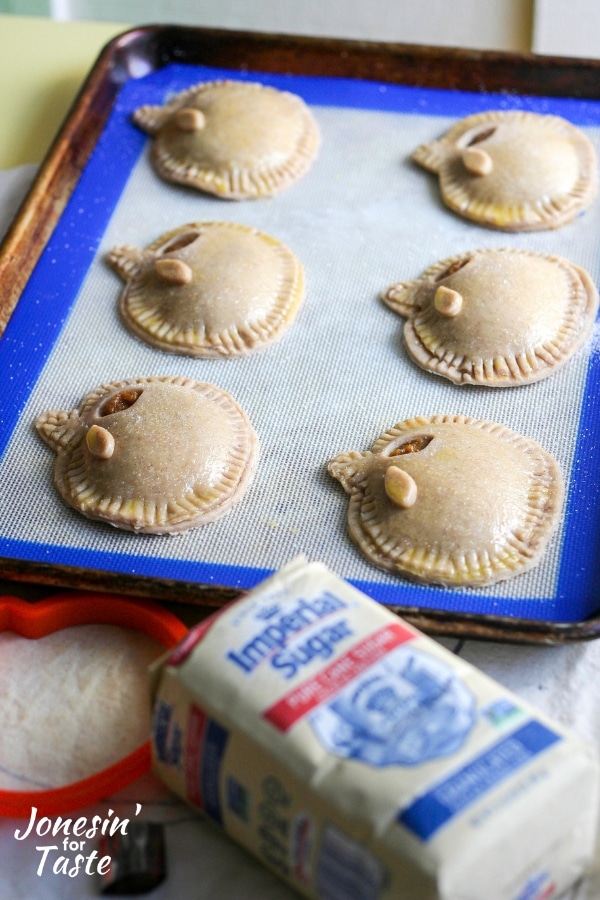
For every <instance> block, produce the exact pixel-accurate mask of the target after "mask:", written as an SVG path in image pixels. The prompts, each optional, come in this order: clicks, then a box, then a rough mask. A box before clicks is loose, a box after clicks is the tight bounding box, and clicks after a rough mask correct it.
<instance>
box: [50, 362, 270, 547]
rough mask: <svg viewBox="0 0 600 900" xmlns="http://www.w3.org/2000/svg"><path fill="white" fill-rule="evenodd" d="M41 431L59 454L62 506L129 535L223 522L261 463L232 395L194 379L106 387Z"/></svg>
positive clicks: (57, 467)
mask: <svg viewBox="0 0 600 900" xmlns="http://www.w3.org/2000/svg"><path fill="white" fill-rule="evenodd" d="M35 424H36V428H37V430H38V432H39V434H40V435H41V437H42V438H43V439H44V440H45V441H46V443H47V444H49V446H50V447H51V448H52V449H53V450H54V451H55V452H56V453H57V460H56V465H55V469H54V480H55V483H56V486H57V488H58V491H59V493H60V494H61V496H62V497H63V499H64V500H65V501H66V502H67V503H68V504H69V505H70V506H73V507H74V508H75V509H77V510H78V511H79V512H81V513H83V515H84V516H87V517H88V518H90V519H100V520H102V521H104V522H108V523H110V524H111V525H114V526H116V527H118V528H124V529H126V530H128V531H138V532H150V533H153V534H171V533H175V532H178V531H184V530H186V529H188V528H194V527H196V526H197V525H204V524H206V523H207V522H212V521H213V520H214V519H218V518H219V517H220V516H223V515H224V514H225V513H226V512H228V511H229V509H230V508H231V507H232V506H233V505H234V503H237V501H238V500H239V499H240V498H241V497H242V495H243V494H244V492H245V490H246V489H247V487H248V485H249V483H250V480H251V478H252V476H253V474H254V470H255V468H256V463H257V458H258V439H257V437H256V435H255V433H254V430H253V428H252V426H251V424H250V422H249V421H248V418H247V416H246V414H245V413H244V412H243V410H242V409H241V408H240V407H239V406H238V404H237V403H236V402H235V400H234V399H233V398H232V397H231V396H230V394H228V393H226V392H225V391H223V390H221V389H220V388H217V387H215V386H214V385H212V384H206V383H200V382H197V381H193V380H191V379H189V378H180V377H175V376H165V377H148V378H130V379H126V380H124V381H115V382H112V383H111V384H104V385H102V386H101V387H99V388H97V389H96V390H95V391H92V392H91V393H90V394H88V395H87V396H86V397H85V398H84V400H83V401H82V403H81V405H80V406H79V408H78V409H74V410H71V411H68V412H66V411H51V412H47V413H45V414H44V415H42V416H40V417H39V418H38V419H37V421H36V423H35Z"/></svg>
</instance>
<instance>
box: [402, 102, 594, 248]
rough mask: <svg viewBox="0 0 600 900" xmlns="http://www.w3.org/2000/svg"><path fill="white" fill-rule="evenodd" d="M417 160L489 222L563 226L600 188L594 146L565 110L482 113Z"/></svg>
mask: <svg viewBox="0 0 600 900" xmlns="http://www.w3.org/2000/svg"><path fill="white" fill-rule="evenodd" d="M413 159H414V160H415V161H416V162H417V163H419V164H420V165H421V166H423V167H424V168H425V169H428V170H429V171H431V172H435V173H437V175H438V176H439V183H440V190H441V194H442V199H443V201H444V203H445V204H446V205H447V206H448V207H449V208H450V209H452V210H454V212H456V213H458V214H459V215H461V216H464V217H465V218H466V219H470V220H472V221H474V222H477V223H478V224H480V225H484V226H486V227H489V228H499V229H502V230H505V231H537V230H542V229H547V228H558V227H559V226H561V225H564V224H565V223H567V222H570V221H571V220H572V219H574V218H575V217H576V216H577V215H579V213H581V212H582V211H583V210H584V209H586V208H587V207H589V206H590V204H591V203H592V201H593V199H594V197H595V195H596V188H597V161H596V151H595V149H594V146H593V144H592V143H591V141H590V140H589V138H588V137H587V136H586V135H585V134H584V133H583V131H581V129H579V128H577V127H576V126H575V125H572V124H571V123H570V122H567V121H566V119H562V118H561V117H559V116H552V115H542V114H538V113H532V112H522V111H514V110H513V111H508V110H500V111H493V112H484V113H477V114H476V115H473V116H468V117H467V118H465V119H461V120H460V121H459V122H457V123H456V124H455V125H454V126H453V127H452V128H450V130H449V131H448V132H447V133H446V134H445V135H444V136H443V137H442V138H440V139H439V140H436V141H433V142H432V143H430V144H422V145H421V146H420V147H417V149H416V150H415V151H414V153H413Z"/></svg>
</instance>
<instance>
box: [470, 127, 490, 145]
mask: <svg viewBox="0 0 600 900" xmlns="http://www.w3.org/2000/svg"><path fill="white" fill-rule="evenodd" d="M495 130H496V128H495V126H492V127H491V128H484V129H483V131H478V132H477V134H474V135H473V137H472V138H471V140H470V141H469V142H468V144H467V147H473V146H474V145H475V144H481V143H482V142H483V141H487V139H488V138H491V136H492V135H493V133H494V132H495Z"/></svg>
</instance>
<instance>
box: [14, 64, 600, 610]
mask: <svg viewBox="0 0 600 900" xmlns="http://www.w3.org/2000/svg"><path fill="white" fill-rule="evenodd" d="M218 77H232V78H242V79H247V80H256V81H260V82H262V83H265V84H272V85H274V86H276V87H279V88H283V89H288V90H292V91H294V92H295V93H298V94H300V95H301V96H303V97H304V99H305V100H306V101H307V102H308V103H310V104H311V106H312V107H313V111H314V113H315V116H316V118H317V120H318V122H319V124H320V127H321V130H322V135H323V144H322V149H321V152H320V155H319V158H318V161H317V163H316V164H315V165H314V166H313V168H312V169H311V170H310V172H309V173H308V174H307V175H306V176H305V177H304V178H303V179H302V180H301V181H300V182H298V183H297V184H296V185H294V186H293V187H292V188H290V189H289V190H287V191H286V192H285V193H283V194H281V195H279V196H277V197H275V198H272V199H269V200H261V201H246V202H242V203H235V202H234V203H231V202H227V201H222V200H219V199H217V198H210V197H205V196H203V195H200V194H197V193H196V192H193V191H189V190H187V189H184V188H179V187H175V186H173V185H166V184H165V183H163V182H161V181H160V180H159V179H158V178H157V177H156V175H155V174H154V172H153V170H152V168H151V166H150V163H149V156H148V153H149V140H148V139H147V137H146V135H144V134H142V133H141V132H140V131H138V129H136V128H135V127H134V126H133V125H131V123H130V121H129V117H130V113H131V111H132V110H133V109H135V108H136V107H137V106H139V105H141V104H143V103H160V102H163V101H164V100H165V99H167V98H168V97H169V96H170V95H171V94H172V93H174V92H176V91H179V90H182V89H184V88H186V87H188V86H190V85H192V84H195V83H196V82H198V81H202V80H209V79H212V78H218ZM498 108H524V109H530V110H533V111H537V112H550V113H556V114H560V115H564V116H565V117H566V118H568V119H570V120H571V121H573V122H574V123H575V124H577V125H580V126H581V127H583V128H584V129H585V131H586V133H587V134H588V135H589V137H590V138H591V140H592V141H593V142H594V144H595V145H596V146H598V142H599V136H600V132H599V130H598V129H599V127H600V103H597V102H596V101H590V100H585V101H578V100H570V99H549V98H543V97H542V98H540V97H537V98H532V97H527V98H525V97H515V96H504V95H491V94H470V93H464V92H460V91H443V90H432V89H422V88H413V87H402V86H395V85H389V84H378V83H376V82H359V81H354V80H347V79H331V78H317V77H299V76H280V75H272V74H266V73H260V72H244V73H240V72H239V71H228V70H222V69H209V68H206V67H198V66H184V65H170V66H168V67H167V68H165V69H162V70H160V71H158V72H152V73H151V74H149V75H147V76H145V77H142V78H140V79H136V80H133V81H129V82H127V83H126V84H125V85H124V87H123V89H122V91H121V93H120V95H119V98H118V100H117V103H116V105H115V107H114V109H113V111H112V113H111V116H110V118H109V120H108V122H107V124H106V126H105V128H104V130H103V132H102V135H101V138H100V140H99V141H98V144H97V146H96V148H95V150H94V153H93V155H92V157H91V159H90V160H89V162H88V164H87V166H86V168H85V170H84V172H83V174H82V177H81V178H80V179H79V181H78V184H77V186H76V189H75V191H74V193H73V195H72V197H71V199H70V202H69V204H68V206H67V208H66V210H65V212H64V214H63V216H62V218H61V220H60V222H59V225H58V227H57V228H56V230H55V231H54V233H53V235H52V238H51V240H50V242H49V244H48V245H47V246H46V248H45V250H44V252H43V254H42V257H41V259H40V261H39V263H38V265H37V267H36V269H35V270H34V273H33V275H32V277H31V278H30V280H29V282H28V285H27V287H26V289H25V291H24V293H23V295H22V296H21V299H20V301H19V304H18V306H17V308H16V310H15V313H14V314H13V316H12V318H11V320H10V323H9V326H8V328H7V330H6V332H5V335H4V337H3V339H2V343H1V344H0V379H2V384H4V385H6V386H7V387H8V388H9V389H8V390H5V391H3V393H2V397H1V399H0V422H1V432H0V437H1V439H2V444H1V448H0V449H1V450H2V459H1V461H0V555H1V556H3V557H6V558H15V559H23V560H30V561H33V562H41V563H44V562H52V563H56V564H59V565H65V566H78V567H83V568H89V569H90V570H94V571H106V572H111V573H114V572H117V573H122V574H124V575H125V576H127V575H132V576H136V577H137V576H142V577H144V576H147V577H149V578H153V577H160V578H167V579H172V580H173V581H175V582H177V581H194V582H200V583H206V584H215V585H224V586H228V587H232V588H236V589H244V588H248V587H251V586H252V585H253V584H255V583H256V582H258V581H259V580H261V579H262V578H263V577H264V576H265V574H266V573H267V572H269V571H271V570H273V569H275V568H277V567H279V566H280V565H281V564H283V563H284V562H286V561H287V560H288V559H290V558H291V557H292V556H294V555H296V554H297V553H299V552H303V553H305V554H306V555H307V556H308V557H309V558H312V559H316V558H318V559H321V560H323V561H324V562H325V563H326V564H327V565H329V566H330V567H331V568H332V569H334V570H335V571H337V572H339V573H340V574H342V575H343V576H344V577H347V578H349V579H350V580H351V581H353V582H354V583H355V584H357V585H358V586H359V587H361V588H362V589H363V590H364V591H365V592H366V593H368V594H370V595H371V596H373V597H375V598H376V599H378V600H380V601H382V602H385V603H390V604H393V605H399V606H414V607H418V608H423V609H432V610H447V611H449V612H457V613H461V614H462V613H471V614H475V615H477V616H507V617H509V618H525V619H529V620H538V621H543V622H579V621H581V620H583V619H586V618H587V617H589V616H591V615H593V614H594V613H595V612H596V610H597V606H598V600H597V598H596V590H595V583H596V575H597V566H598V562H597V560H598V554H597V553H596V548H597V543H598V523H597V509H598V499H599V498H598V487H599V484H598V479H597V476H596V472H595V453H594V446H595V444H596V442H597V433H598V410H597V402H596V399H595V398H596V396H597V393H598V392H597V389H596V385H597V382H598V374H599V373H598V353H597V335H596V333H595V334H594V337H593V339H592V341H591V342H590V344H589V345H588V347H587V348H586V349H585V351H584V352H582V353H580V354H579V355H578V356H577V358H576V359H575V360H573V361H572V362H571V363H570V364H569V365H568V366H566V367H565V368H564V369H562V370H561V371H559V372H558V373H556V374H555V375H554V376H553V377H552V378H550V379H548V380H546V381H543V382H540V383H538V384H533V385H528V386H525V387H522V388H517V389H508V390H500V391H498V390H493V389H485V388H473V387H467V386H465V387H457V386H454V385H452V384H450V382H446V381H444V380H441V379H439V378H437V377H435V376H431V375H428V374H426V373H424V372H422V371H421V370H420V369H417V368H416V367H415V366H414V364H412V363H411V362H410V361H409V359H408V357H407V355H406V353H405V351H404V349H403V346H402V340H401V329H402V320H401V319H399V318H398V317H396V316H395V315H394V314H393V313H392V312H391V311H390V310H388V309H387V308H386V307H384V306H383V304H382V303H381V301H380V300H379V293H380V292H381V290H382V289H383V288H385V287H387V286H388V285H389V284H390V283H392V282H394V281H397V280H400V279H409V278H414V277H417V276H418V275H419V274H421V272H422V271H423V270H424V269H425V268H427V267H428V266H429V265H430V264H431V263H432V262H434V261H436V260H437V259H440V258H444V257H447V256H450V255H452V254H454V253H458V252H462V251H465V250H469V249H476V248H478V247H484V246H486V247H490V246H518V247H527V248H530V249H532V250H535V251H539V252H551V253H559V254H561V255H563V256H566V257H568V258H569V259H571V260H572V261H573V262H575V263H577V264H579V265H582V266H584V267H585V268H586V269H587V270H588V271H589V272H590V274H591V276H592V278H593V279H594V280H595V281H596V282H597V283H598V281H599V277H600V272H599V267H600V259H599V254H598V237H597V236H598V233H599V227H598V226H599V225H600V221H599V219H600V204H598V203H596V204H595V205H594V207H593V208H592V209H591V210H590V211H588V212H587V213H585V215H584V216H582V217H580V218H579V219H578V220H577V221H576V222H575V223H573V224H571V225H569V226H565V227H564V228H563V229H560V230H559V231H557V232H540V233H537V234H528V235H504V234H501V233H499V232H493V231H490V230H486V229H482V228H478V227H477V226H475V225H473V224H471V223H467V222H463V221H462V220H460V219H458V218H457V217H455V216H453V215H452V214H451V213H449V212H448V211H447V210H445V208H444V207H443V206H442V205H441V203H440V200H439V193H438V188H437V183H436V182H435V179H433V178H432V177H431V176H430V175H428V174H427V173H425V172H424V171H423V170H421V169H419V168H417V167H416V166H414V165H413V164H412V163H411V162H410V159H409V157H410V153H411V152H412V150H413V149H414V147H415V146H416V145H417V144H419V143H422V142H423V141H428V140H431V139H433V138H435V137H437V136H439V135H441V134H442V133H443V132H444V131H445V130H446V128H447V127H448V126H449V125H450V124H451V123H452V122H453V121H455V119H456V118H458V117H460V116H463V115H468V114H470V113H472V112H477V111H481V110H484V109H498ZM211 220H222V221H224V220H230V221H238V222H242V223H244V224H248V225H254V226H256V227H258V228H261V229H262V230H264V231H266V232H268V233H270V234H272V235H273V236H275V237H277V238H279V239H280V240H283V241H284V242H285V243H287V244H288V245H289V246H290V247H291V248H292V249H293V250H294V252H295V253H296V254H297V256H298V257H299V258H300V259H301V261H302V263H303V265H304V267H305V272H306V279H307V297H306V300H305V303H304V306H303V308H302V310H301V312H300V314H299V317H298V319H297V321H296V322H295V323H294V325H293V326H292V328H291V329H290V331H289V332H288V333H287V334H286V335H285V336H284V337H283V338H282V340H281V341H280V343H278V344H276V345H274V346H273V347H271V348H269V349H267V350H265V351H264V352H263V353H261V354H257V355H255V356H251V357H248V358H245V359H239V360H194V359H187V358H185V357H178V356H174V355H171V354H164V353H162V352H161V351H158V350H155V349H153V348H150V347H147V346H146V345H144V344H143V343H141V342H140V341H138V340H137V339H135V338H134V337H132V336H131V335H130V334H129V333H128V332H127V331H126V330H125V328H124V327H123V326H122V324H121V323H120V321H119V318H118V315H117V309H116V301H117V297H118V294H119V291H120V289H121V283H120V281H119V279H118V278H117V277H116V275H115V274H114V273H113V272H112V271H111V270H109V269H108V267H107V266H106V264H105V262H104V255H105V253H106V252H107V250H108V249H110V248H111V247H112V246H113V245H114V244H117V243H132V244H134V245H137V246H140V247H141V246H145V245H146V244H147V243H150V242H151V241H153V240H154V239H155V238H156V237H158V236H159V235H160V234H161V233H163V232H165V231H167V230H169V229H170V228H173V227H177V226H178V225H181V224H185V223H189V222H194V221H211ZM150 374H153V375H162V374H182V375H186V376H189V377H192V378H195V379H197V380H200V381H211V382H213V383H215V384H218V385H219V386H221V387H223V388H225V389H226V390H229V391H230V392H231V393H232V394H233V396H234V397H235V398H236V399H237V400H238V401H239V402H240V403H241V405H242V406H243V407H244V408H245V409H246V411H247V413H248V415H249V416H250V418H251V420H252V422H253V424H254V427H255V429H256V431H257V432H258V434H259V438H260V441H261V459H260V465H259V470H258V473H257V475H256V477H255V480H254V482H253V485H252V486H251V488H250V490H249V492H248V493H247V495H246V496H245V498H244V499H243V500H242V501H241V502H240V504H239V505H238V506H237V507H235V509H234V511H233V513H231V514H229V515H228V516H227V517H225V518H224V519H222V520H219V521H217V522H215V523H212V524H211V525H209V526H205V527H203V528H200V529H197V530H195V531H191V532H187V533H184V534H183V535H178V536H176V537H168V536H167V537H157V536H148V535H134V534H129V533H125V532H122V533H121V532H117V531H115V530H114V529H112V528H111V527H110V526H106V525H103V524H101V523H97V522H89V521H87V520H85V519H83V518H82V517H81V516H80V515H79V514H77V513H76V512H75V511H73V510H70V509H67V508H66V507H65V506H64V505H63V504H62V502H61V501H60V499H59V497H58V495H57V493H56V492H55V490H54V488H53V485H52V468H53V465H54V456H53V454H52V453H51V452H50V451H49V449H48V448H47V447H46V446H45V445H44V444H42V442H41V441H40V439H39V438H38V437H37V435H36V434H35V432H34V429H33V421H34V420H35V418H36V417H37V415H39V414H40V413H41V412H43V411H45V410H47V409H57V408H59V409H70V408H74V407H76V406H78V404H79V403H80V401H81V400H82V398H83V397H84V396H85V394H86V393H88V391H90V390H91V389H93V388H95V387H96V386H98V385H99V384H101V383H103V382H106V381H112V380H116V379H119V378H125V377H132V376H140V375H150ZM438 412H445V413H446V412H447V413H462V414H467V415H475V416H477V417H480V418H486V419H492V420H494V421H499V422H502V423H504V424H506V425H508V426H509V427H511V428H514V429H515V430H516V431H519V432H521V433H522V434H525V435H528V436H530V437H533V438H535V439H536V440H539V441H540V443H542V444H543V445H544V446H545V447H546V448H547V449H548V450H549V451H550V452H551V453H553V454H554V455H555V456H556V457H557V459H558V461H559V463H560V465H561V468H562V470H563V473H564V475H565V477H566V479H567V482H568V498H567V505H566V509H565V517H564V521H563V525H562V527H561V529H560V531H559V532H558V533H557V535H556V536H555V538H554V539H553V541H552V542H551V544H550V546H549V548H548V551H547V553H546V554H545V556H544V558H543V561H542V563H541V565H540V566H538V567H537V568H536V569H535V570H533V571H532V572H530V573H527V574H525V575H521V576H518V577H517V578H514V579H512V580H510V581H508V582H504V583H502V584H500V585H498V586H494V587H490V588H486V589H480V590H473V589H472V590H468V591H447V590H443V589H439V588H428V587H421V586H415V585H411V584H409V583H408V582H405V581H404V580H402V579H399V578H397V577H393V576H390V575H388V574H386V573H383V572H380V571H379V570H377V569H375V568H373V567H372V566H371V565H370V564H369V563H368V562H366V561H365V560H363V558H362V557H361V556H360V555H359V553H358V551H357V550H356V549H355V547H354V545H353V544H351V542H350V541H349V539H348V537H347V535H346V513H347V496H346V495H345V494H344V492H343V491H342V490H341V487H340V485H339V484H338V483H337V482H335V481H333V480H332V479H331V478H329V476H328V475H327V473H326V469H325V465H326V462H327V460H328V459H329V458H330V457H331V456H333V455H335V454H336V453H338V452H340V451H343V450H353V449H355V450H365V449H369V448H370V446H371V444H372V442H373V441H374V440H375V439H376V438H377V437H378V435H379V434H380V433H381V432H382V431H384V430H385V429H386V428H388V427H390V426H391V425H393V424H394V423H395V422H397V421H400V420H402V419H404V418H407V417H409V416H413V415H429V414H433V413H438Z"/></svg>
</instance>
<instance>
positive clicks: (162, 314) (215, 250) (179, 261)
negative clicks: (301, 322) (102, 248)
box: [108, 222, 304, 357]
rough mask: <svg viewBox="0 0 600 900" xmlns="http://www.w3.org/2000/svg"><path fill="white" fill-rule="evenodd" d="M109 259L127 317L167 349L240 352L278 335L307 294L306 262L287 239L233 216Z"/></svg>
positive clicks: (187, 227) (179, 231)
mask: <svg viewBox="0 0 600 900" xmlns="http://www.w3.org/2000/svg"><path fill="white" fill-rule="evenodd" d="M108 263H109V264H110V265H111V266H112V268H113V269H114V270H115V271H116V272H117V273H118V274H119V275H120V276H121V278H122V279H123V280H124V281H125V282H126V284H125V288H124V289H123V291H122V293H121V296H120V302H119V305H120V311H121V316H122V318H123V320H124V322H125V324H126V325H127V326H128V328H130V329H131V331H133V332H134V334H136V335H137V336H138V337H140V338H142V340H144V341H146V342H147V343H149V344H152V345H153V346H155V347H159V348H160V349H161V350H166V351H170V352H174V353H181V354H185V355H189V356H202V357H216V356H241V355H245V354H248V353H252V352H254V351H255V350H260V349H261V348H262V347H264V346H266V345H268V344H271V343H272V342H273V341H275V340H277V339H278V338H279V337H280V336H281V334H282V333H283V332H284V331H285V330H286V329H287V327H288V326H289V325H290V324H291V322H292V321H293V319H294V318H295V316H296V313H297V311H298V309H299V307H300V305H301V303H302V300H303V298H304V272H303V268H302V266H301V264H300V262H299V260H298V259H297V258H296V256H295V255H294V254H293V253H292V251H291V250H290V249H288V247H286V246H285V244H282V243H281V242H280V241H278V240H276V239H275V238H272V237H270V236H269V235H267V234H264V233H263V232H261V231H257V230H256V229H255V228H250V227H248V226H245V225H238V224H235V223H232V222H198V223H191V224H189V225H182V226H181V227H179V228H176V229H174V230H173V231H170V232H168V233H167V234H164V235H162V236H161V237H159V238H158V240H156V241H154V243H152V244H151V245H150V246H149V247H148V248H147V249H146V250H139V249H138V248H136V247H131V246H128V245H122V246H118V247H115V248H114V249H113V250H112V251H111V252H110V253H109V255H108Z"/></svg>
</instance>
